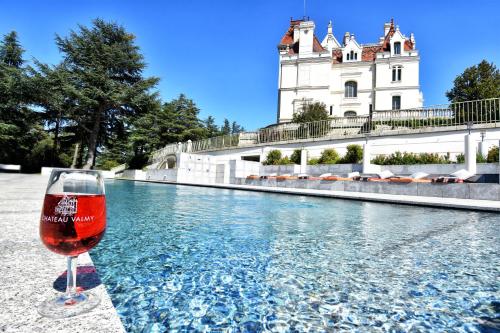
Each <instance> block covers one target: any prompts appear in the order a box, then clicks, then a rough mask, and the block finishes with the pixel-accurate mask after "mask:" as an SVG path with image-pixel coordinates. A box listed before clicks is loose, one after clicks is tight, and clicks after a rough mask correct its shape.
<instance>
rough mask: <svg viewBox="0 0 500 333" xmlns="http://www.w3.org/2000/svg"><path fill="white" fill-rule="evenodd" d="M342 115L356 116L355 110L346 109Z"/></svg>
mask: <svg viewBox="0 0 500 333" xmlns="http://www.w3.org/2000/svg"><path fill="white" fill-rule="evenodd" d="M344 117H356V111H346V112H344Z"/></svg>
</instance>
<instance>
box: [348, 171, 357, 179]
mask: <svg viewBox="0 0 500 333" xmlns="http://www.w3.org/2000/svg"><path fill="white" fill-rule="evenodd" d="M358 176H359V172H357V171H354V172H349V173H348V174H347V178H354V177H358Z"/></svg>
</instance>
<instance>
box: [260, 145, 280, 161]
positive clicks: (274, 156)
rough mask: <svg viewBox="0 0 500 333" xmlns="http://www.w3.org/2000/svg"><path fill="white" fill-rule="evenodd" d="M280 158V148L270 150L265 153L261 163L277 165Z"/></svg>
mask: <svg viewBox="0 0 500 333" xmlns="http://www.w3.org/2000/svg"><path fill="white" fill-rule="evenodd" d="M280 160H281V151H280V150H277V149H275V150H271V151H270V152H269V153H267V157H266V160H265V161H264V162H263V163H262V164H264V165H279V164H280Z"/></svg>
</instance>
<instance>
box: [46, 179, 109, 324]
mask: <svg viewBox="0 0 500 333" xmlns="http://www.w3.org/2000/svg"><path fill="white" fill-rule="evenodd" d="M105 230H106V197H105V194H104V180H103V178H102V175H101V173H100V172H99V171H95V170H70V169H54V170H53V171H52V173H51V175H50V178H49V183H48V185H47V191H46V193H45V200H44V203H43V209H42V215H41V217H40V238H41V240H42V242H43V244H44V245H45V246H46V247H47V248H48V249H49V250H51V251H52V252H55V253H57V254H61V255H64V256H66V257H67V258H68V259H67V261H68V267H67V271H66V274H67V286H66V293H64V294H62V295H60V296H58V297H57V298H55V299H49V300H46V301H45V302H43V303H42V304H41V305H40V307H39V308H38V312H39V313H40V314H41V315H42V316H45V317H50V318H67V317H73V316H76V315H79V314H82V313H86V312H88V311H90V310H92V309H93V308H95V307H96V306H97V305H99V303H100V298H99V297H98V296H97V295H95V294H94V293H92V292H84V291H82V290H80V288H77V286H76V274H77V263H76V261H77V258H78V255H80V254H82V253H84V252H87V251H89V250H90V249H91V248H93V247H94V246H96V245H97V244H98V243H99V241H100V240H101V239H102V237H103V236H104V232H105Z"/></svg>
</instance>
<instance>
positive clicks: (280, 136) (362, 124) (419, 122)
mask: <svg viewBox="0 0 500 333" xmlns="http://www.w3.org/2000/svg"><path fill="white" fill-rule="evenodd" d="M497 124H500V98H490V99H483V100H476V101H466V102H457V103H451V104H444V105H435V106H430V107H423V108H414V109H404V110H385V111H374V112H373V113H372V114H371V115H367V116H357V117H335V118H332V119H328V120H321V121H315V122H310V123H301V124H299V123H286V124H278V125H273V126H269V127H266V128H262V129H259V130H258V131H256V132H244V133H238V134H230V135H223V136H217V137H213V138H208V139H203V140H198V141H194V142H191V141H188V142H182V143H181V142H179V143H173V144H169V145H167V146H165V147H164V148H162V149H159V150H157V151H155V152H153V154H152V155H151V162H152V163H155V162H158V161H161V160H163V159H164V158H165V157H166V156H168V155H171V154H175V153H179V152H203V151H212V150H218V149H227V148H231V147H246V146H253V145H259V144H264V143H271V142H293V141H297V140H305V139H318V138H321V139H325V140H328V139H337V138H338V139H342V138H348V137H356V136H360V135H363V136H365V135H371V134H374V135H384V134H388V135H391V134H401V133H418V132H421V131H426V132H429V131H430V132H432V131H433V130H435V131H440V130H463V129H464V128H473V127H474V125H480V127H488V125H492V126H497ZM478 127H479V126H478Z"/></svg>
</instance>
